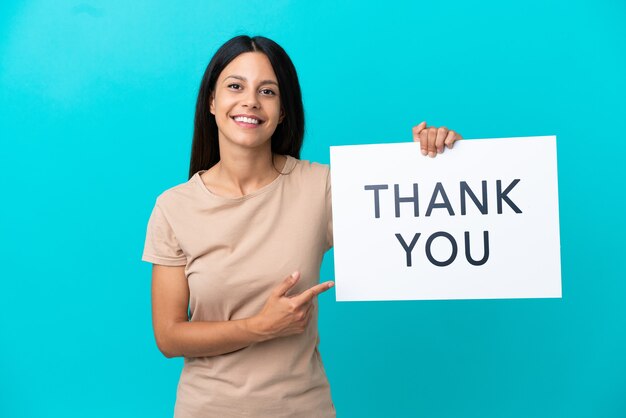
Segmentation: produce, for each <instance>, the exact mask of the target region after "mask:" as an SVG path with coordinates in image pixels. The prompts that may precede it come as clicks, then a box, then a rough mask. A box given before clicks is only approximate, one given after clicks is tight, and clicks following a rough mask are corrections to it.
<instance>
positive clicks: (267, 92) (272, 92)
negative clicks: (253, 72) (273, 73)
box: [261, 89, 276, 96]
mask: <svg viewBox="0 0 626 418" xmlns="http://www.w3.org/2000/svg"><path fill="white" fill-rule="evenodd" d="M261 94H264V95H266V96H276V93H275V92H274V90H271V89H262V90H261Z"/></svg>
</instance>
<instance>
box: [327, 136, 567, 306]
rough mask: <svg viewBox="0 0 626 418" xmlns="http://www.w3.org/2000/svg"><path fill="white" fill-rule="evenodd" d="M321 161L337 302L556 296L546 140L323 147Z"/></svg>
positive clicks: (553, 204) (550, 159)
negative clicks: (436, 149)
mask: <svg viewBox="0 0 626 418" xmlns="http://www.w3.org/2000/svg"><path fill="white" fill-rule="evenodd" d="M330 164H331V182H332V204H333V236H334V252H335V283H336V295H337V300H338V301H371V300H411V299H412V300H422V299H493V298H560V297H561V262H560V241H559V209H558V184H557V165H556V137H555V136H542V137H526V138H498V139H474V140H462V141H458V142H456V143H455V144H454V148H453V149H452V150H448V149H447V150H445V152H444V153H443V154H439V155H437V157H436V158H430V157H425V156H423V155H422V154H421V152H420V147H419V143H413V142H403V143H394V144H375V145H347V146H334V147H331V149H330ZM416 191H417V193H415V192H416Z"/></svg>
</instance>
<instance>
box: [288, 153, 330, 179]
mask: <svg viewBox="0 0 626 418" xmlns="http://www.w3.org/2000/svg"><path fill="white" fill-rule="evenodd" d="M294 160H295V165H294V167H293V171H292V174H296V175H297V176H299V177H302V178H303V179H304V180H312V181H323V182H325V181H326V179H327V177H328V173H329V172H330V167H329V166H328V165H327V164H320V163H316V162H311V161H308V160H298V159H295V158H294Z"/></svg>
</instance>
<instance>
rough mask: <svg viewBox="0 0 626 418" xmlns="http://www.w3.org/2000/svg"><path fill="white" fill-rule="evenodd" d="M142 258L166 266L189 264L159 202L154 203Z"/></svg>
mask: <svg viewBox="0 0 626 418" xmlns="http://www.w3.org/2000/svg"><path fill="white" fill-rule="evenodd" d="M141 259H142V260H143V261H147V262H150V263H154V264H162V265H165V266H184V265H185V264H187V257H186V256H185V254H184V253H183V250H182V249H181V248H180V245H179V244H178V241H177V240H176V236H175V235H174V231H173V230H172V227H171V225H170V223H169V222H168V221H167V219H166V218H165V215H164V214H163V210H162V209H161V207H160V206H159V204H158V203H157V204H155V205H154V209H152V214H151V215H150V219H149V220H148V228H147V230H146V242H145V245H144V249H143V255H142V257H141Z"/></svg>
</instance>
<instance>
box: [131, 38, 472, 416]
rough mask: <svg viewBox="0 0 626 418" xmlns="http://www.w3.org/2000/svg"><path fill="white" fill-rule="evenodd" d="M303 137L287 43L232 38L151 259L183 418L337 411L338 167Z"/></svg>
mask: <svg viewBox="0 0 626 418" xmlns="http://www.w3.org/2000/svg"><path fill="white" fill-rule="evenodd" d="M303 134H304V112H303V107H302V99H301V93H300V86H299V83H298V78H297V75H296V70H295V68H294V66H293V64H292V62H291V60H290V59H289V57H288V56H287V54H286V53H285V51H284V50H283V49H282V48H281V47H280V46H278V45H277V44H276V43H274V42H273V41H271V40H269V39H267V38H263V37H254V38H250V37H247V36H239V37H236V38H233V39H231V40H230V41H228V42H227V43H226V44H224V45H223V46H222V47H221V48H220V49H219V50H218V51H217V52H216V54H215V56H214V57H213V58H212V60H211V62H210V63H209V65H208V67H207V70H206V72H205V74H204V77H203V79H202V83H201V86H200V92H199V95H198V101H197V105H196V116H195V129H194V138H193V144H192V155H191V164H190V170H189V181H187V182H186V183H183V184H180V185H177V186H175V187H172V188H170V189H168V190H166V191H165V192H163V193H162V194H161V195H159V196H158V197H157V200H156V204H155V206H154V209H153V211H152V214H151V216H150V220H149V222H148V229H147V236H146V243H145V248H144V253H143V258H142V259H143V260H145V261H148V262H151V263H153V270H152V303H153V326H154V332H155V337H156V341H157V345H158V347H159V349H160V350H161V351H162V352H163V354H164V355H165V356H166V357H177V356H183V357H184V359H185V360H184V361H185V363H184V368H183V371H182V374H181V377H180V381H179V384H178V391H177V400H176V406H175V412H174V415H175V417H177V418H183V417H213V416H215V417H231V416H232V417H235V416H236V417H240V416H254V417H333V416H335V409H334V406H333V403H332V400H331V395H330V388H329V385H328V380H327V378H326V374H325V372H324V368H323V365H322V361H321V358H320V354H319V352H318V349H317V346H318V343H319V338H318V332H317V295H319V294H320V293H321V292H324V291H326V290H328V289H330V288H331V287H332V286H333V282H331V281H327V282H323V283H318V282H319V271H320V265H321V262H322V257H323V255H324V253H325V252H326V251H327V250H328V249H329V248H330V247H331V246H332V218H331V206H330V205H331V201H330V178H329V169H328V167H327V166H325V165H321V164H317V163H309V162H307V161H300V160H299V156H300V147H301V145H302V139H303ZM413 136H414V139H415V140H419V141H420V142H421V148H422V153H423V154H425V155H426V154H428V155H430V156H431V157H433V156H435V155H436V153H438V152H439V153H440V152H443V147H444V145H447V146H448V147H450V148H451V147H452V145H453V143H454V141H456V140H457V139H460V136H459V135H458V134H456V133H454V132H453V131H448V130H447V129H445V128H439V129H437V128H432V127H431V128H427V127H426V124H425V123H424V122H422V123H421V124H419V125H418V126H416V127H415V128H414V129H413ZM188 307H189V310H190V317H188V312H187V309H188Z"/></svg>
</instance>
